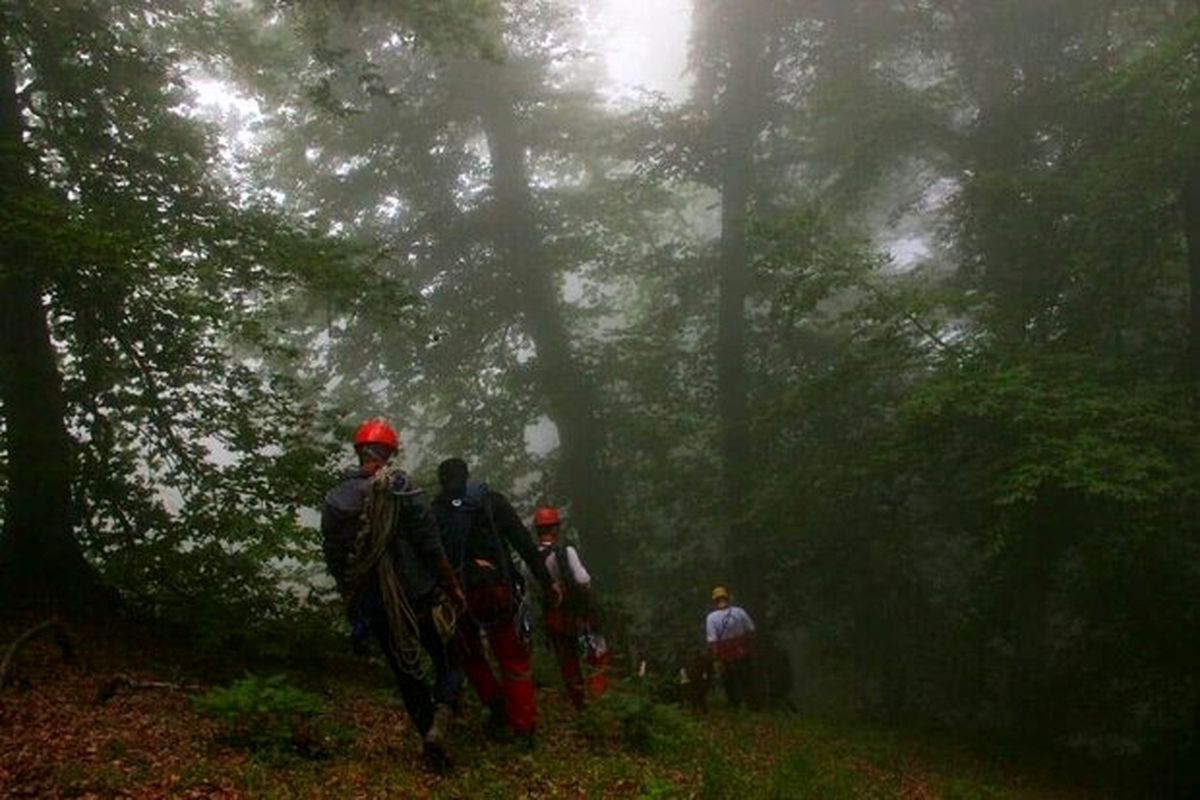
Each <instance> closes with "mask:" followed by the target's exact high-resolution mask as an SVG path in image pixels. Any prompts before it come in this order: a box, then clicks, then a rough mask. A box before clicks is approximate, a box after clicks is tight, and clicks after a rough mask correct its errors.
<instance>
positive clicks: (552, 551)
mask: <svg viewBox="0 0 1200 800" xmlns="http://www.w3.org/2000/svg"><path fill="white" fill-rule="evenodd" d="M533 527H534V529H535V530H536V531H537V537H538V550H539V551H540V552H541V554H542V559H543V560H544V562H545V564H546V571H547V572H549V573H550V577H551V579H553V580H554V581H555V582H557V583H559V584H560V585H561V586H562V587H563V591H564V597H563V602H562V603H560V604H558V605H556V606H548V607H547V608H546V609H545V611H544V614H543V623H544V624H545V626H546V635H547V637H549V639H550V644H551V646H552V647H553V648H554V655H555V657H556V658H557V659H558V668H559V671H560V672H561V673H562V679H563V685H564V686H565V687H566V690H567V697H568V698H569V699H570V701H571V704H572V705H573V706H575V708H576V709H582V708H583V703H584V697H585V694H587V693H590V694H592V695H594V696H599V695H601V694H603V693H604V691H605V690H606V689H607V688H608V678H607V676H606V675H605V669H606V667H607V666H608V659H609V654H608V648H607V646H606V645H605V642H604V637H603V636H602V635H601V634H600V632H599V630H598V629H597V625H596V624H595V614H594V613H593V606H592V597H591V587H592V578H591V576H590V575H589V574H588V571H587V568H586V567H584V565H583V560H582V559H581V558H580V557H579V551H578V550H577V549H576V548H574V547H572V546H571V545H568V544H564V543H562V541H561V532H562V519H561V518H560V517H559V514H558V509H557V508H555V507H554V506H548V505H543V506H538V508H537V509H536V510H535V511H534V513H533ZM581 637H583V638H585V639H586V640H587V659H588V663H589V665H590V666H591V667H592V674H591V675H590V676H589V677H588V680H587V689H588V692H585V691H584V680H583V671H582V670H581V669H580V664H579V640H580V638H581Z"/></svg>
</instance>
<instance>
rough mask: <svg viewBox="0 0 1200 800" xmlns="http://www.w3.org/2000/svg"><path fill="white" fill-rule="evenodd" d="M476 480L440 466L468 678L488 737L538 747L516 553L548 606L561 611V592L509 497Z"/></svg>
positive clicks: (436, 507) (439, 510)
mask: <svg viewBox="0 0 1200 800" xmlns="http://www.w3.org/2000/svg"><path fill="white" fill-rule="evenodd" d="M469 477H470V471H469V469H468V468H467V462H465V461H463V460H462V459H461V458H449V459H446V460H445V461H443V462H442V463H441V464H439V465H438V482H439V483H440V484H441V492H440V493H439V494H438V496H437V497H436V498H434V501H433V511H434V514H435V515H436V516H437V521H438V524H439V525H440V527H441V531H442V544H443V546H444V547H445V548H446V554H447V556H448V558H449V559H450V563H451V564H452V566H453V568H454V570H455V572H456V573H457V575H458V579H459V582H460V583H461V584H462V586H463V588H464V591H465V593H466V596H467V615H466V618H465V619H464V620H463V621H462V623H461V624H460V625H459V634H458V641H459V644H460V646H461V648H462V656H463V670H464V671H465V672H466V675H467V679H468V680H470V682H471V685H472V686H474V687H475V692H476V694H478V695H479V701H480V702H481V703H483V706H484V707H485V708H487V709H488V710H489V717H488V729H489V731H491V732H492V733H499V732H500V731H502V730H503V729H504V728H505V727H507V728H508V729H510V730H511V731H512V732H513V733H515V734H516V735H517V736H518V737H519V738H520V739H521V740H522V741H523V742H524V743H525V744H526V745H527V746H529V747H532V746H533V733H534V728H535V727H536V724H537V710H536V707H535V704H534V693H533V673H532V670H531V668H530V652H529V646H528V643H527V642H526V641H525V640H524V639H523V637H522V636H521V635H520V633H519V631H518V629H517V614H518V612H519V610H520V598H521V596H522V591H521V590H520V588H519V586H518V580H519V579H518V575H517V571H516V569H515V567H514V565H513V561H512V555H511V553H510V549H511V550H515V551H516V552H517V554H518V555H519V556H520V557H521V560H522V561H524V562H525V564H526V566H527V567H528V568H529V570H530V572H531V573H532V574H533V576H534V578H535V579H536V580H537V581H538V583H540V584H541V586H542V589H543V591H544V593H545V595H546V596H547V597H549V598H551V600H550V601H549V602H551V603H553V604H557V603H558V601H559V600H560V599H561V596H562V590H561V588H560V587H559V586H558V584H556V583H555V582H554V581H553V580H552V579H551V577H550V573H549V572H548V571H547V570H546V565H545V564H544V563H542V558H541V555H540V554H539V553H538V550H537V547H535V546H534V544H533V538H532V537H531V536H530V535H529V531H528V530H526V528H525V526H524V525H523V524H522V523H521V519H520V517H518V516H517V512H516V511H514V510H513V507H512V505H511V504H510V503H509V502H508V500H507V499H506V498H505V497H504V495H502V494H500V493H499V492H493V491H492V490H490V489H489V488H488V487H487V485H486V484H483V483H478V482H475V481H470V480H468V479H469ZM485 633H486V635H487V642H488V645H489V646H490V648H491V650H492V654H493V655H494V656H495V657H496V661H497V662H498V664H499V667H500V678H499V679H497V678H496V675H495V674H494V673H493V672H492V667H491V664H489V663H488V660H487V656H486V654H485V653H484V649H483V636H482V634H485Z"/></svg>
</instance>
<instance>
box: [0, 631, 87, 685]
mask: <svg viewBox="0 0 1200 800" xmlns="http://www.w3.org/2000/svg"><path fill="white" fill-rule="evenodd" d="M46 631H53V632H54V643H55V644H56V645H58V650H59V652H60V653H62V657H63V660H65V661H69V662H74V661H76V660H77V659H76V653H75V645H74V644H73V643H72V642H71V637H70V635H69V634H68V633H67V628H66V626H65V625H63V623H62V620H60V619H59V618H58V617H57V616H55V617H50V618H49V619H47V620H43V621H42V622H39V623H38V624H37V625H34V626H33V627H32V628H30V629H29V630H27V631H25V632H24V633H22V634H21V635H20V636H18V637H17V638H16V639H14V640H13V643H12V644H10V645H9V646H8V650H7V651H5V653H4V661H2V662H0V690H3V689H4V687H6V686H7V685H8V679H9V676H8V672H9V670H10V669H11V668H12V665H13V661H14V660H15V659H16V656H17V653H18V652H19V651H20V650H21V648H22V647H24V646H25V645H26V644H28V643H29V642H31V641H33V640H34V639H36V638H37V637H38V636H39V635H40V634H42V633H45V632H46Z"/></svg>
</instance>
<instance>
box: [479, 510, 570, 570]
mask: <svg viewBox="0 0 1200 800" xmlns="http://www.w3.org/2000/svg"><path fill="white" fill-rule="evenodd" d="M487 501H488V502H489V503H490V504H491V513H492V519H493V520H494V521H495V523H496V530H498V531H499V532H500V535H501V536H503V537H504V540H505V541H506V542H508V543H509V545H511V546H512V548H513V549H514V550H516V551H517V555H519V556H520V557H521V560H522V561H524V562H525V566H527V567H529V571H530V572H532V573H533V577H535V578H537V580H538V583H540V584H541V585H542V588H543V589H545V590H546V591H547V592H550V591H552V589H553V587H554V585H555V583H554V579H553V578H551V577H550V571H549V570H547V569H546V563H545V562H544V561H543V560H542V554H541V553H540V552H538V549H537V545H535V544H534V543H533V537H532V536H530V535H529V531H528V530H527V529H526V528H525V526H524V524H522V523H521V518H520V517H518V516H517V512H516V510H515V509H513V507H512V504H511V503H509V502H508V498H507V497H505V496H504V495H502V494H500V493H498V492H491V491H489V492H488V498H487ZM558 568H559V569H560V570H561V569H562V568H563V565H562V564H559V565H558Z"/></svg>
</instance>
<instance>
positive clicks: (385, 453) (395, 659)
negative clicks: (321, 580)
mask: <svg viewBox="0 0 1200 800" xmlns="http://www.w3.org/2000/svg"><path fill="white" fill-rule="evenodd" d="M399 449H400V439H399V437H398V436H397V435H396V432H395V430H394V429H393V428H392V427H391V426H390V425H388V424H387V423H386V422H384V421H382V420H378V419H372V420H367V421H366V422H364V423H363V424H362V425H360V426H359V427H358V429H357V430H356V431H355V432H354V450H355V453H356V454H357V456H358V468H357V469H355V470H353V471H351V472H349V473H348V474H346V475H345V476H343V478H342V480H341V481H340V482H339V483H338V485H337V486H335V487H334V488H333V490H332V491H330V492H329V494H328V495H326V497H325V504H324V506H323V508H322V510H321V533H322V537H323V542H322V549H323V550H324V553H325V563H326V566H327V567H328V569H329V572H330V574H331V575H332V576H333V579H334V581H335V582H336V583H337V586H338V589H339V591H340V592H341V594H342V597H343V598H344V599H345V600H346V607H347V615H348V617H349V619H350V623H351V636H352V640H353V641H354V642H355V644H356V645H362V644H365V641H364V640H365V638H366V636H367V635H369V634H374V636H375V638H376V639H377V640H378V642H379V645H380V647H381V649H382V650H383V655H384V657H385V658H386V659H387V662H388V665H389V666H390V667H391V669H392V672H393V674H394V675H395V676H396V683H397V685H398V687H399V690H400V695H401V697H402V698H403V700H404V707H405V709H406V710H407V711H408V715H409V717H410V718H411V719H412V721H413V725H414V726H415V727H416V729H417V732H418V733H419V734H420V735H421V737H422V740H423V742H424V746H425V755H426V759H427V760H428V762H429V764H430V766H432V767H434V768H435V769H439V770H440V769H444V768H445V766H446V765H447V764H448V762H447V760H446V754H445V749H444V739H445V734H446V728H447V726H448V724H449V721H450V715H451V704H452V702H453V700H454V699H455V697H456V696H457V694H458V691H459V688H460V686H461V682H462V680H461V673H460V672H459V671H458V667H457V657H456V654H455V650H454V648H453V647H450V646H448V645H447V641H448V640H449V639H450V637H451V635H452V631H448V630H447V628H450V627H452V626H453V617H454V616H455V611H454V609H462V608H463V607H464V606H465V598H464V596H463V592H462V589H461V588H459V584H458V580H457V578H456V576H455V574H454V570H453V569H452V568H451V566H450V562H449V561H448V560H447V559H446V553H445V551H444V550H443V549H442V542H441V536H440V535H439V531H438V527H437V521H436V519H435V518H434V516H433V511H432V509H431V508H430V505H429V502H428V501H427V500H426V499H425V496H424V495H423V494H422V493H421V490H420V489H418V488H417V487H416V486H415V485H413V483H412V482H411V481H410V480H409V478H408V476H407V475H405V474H404V473H403V472H401V471H400V470H398V469H393V468H391V467H390V466H389V463H390V462H391V460H392V458H393V457H394V456H395V455H396V453H397V452H398V451H399ZM356 649H357V647H356ZM426 656H428V659H429V661H430V662H431V663H432V665H433V670H434V685H433V686H432V687H431V686H430V685H429V683H428V682H427V680H426V669H425V664H424V661H425V657H426Z"/></svg>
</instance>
